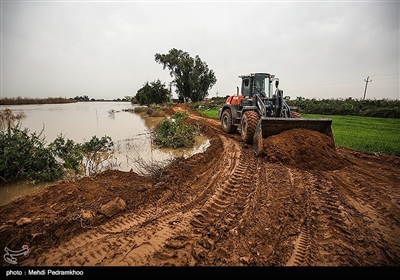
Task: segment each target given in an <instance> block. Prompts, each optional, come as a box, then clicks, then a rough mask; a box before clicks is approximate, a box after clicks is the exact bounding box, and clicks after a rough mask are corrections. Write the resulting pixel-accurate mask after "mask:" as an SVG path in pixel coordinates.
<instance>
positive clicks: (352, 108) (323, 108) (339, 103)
mask: <svg viewBox="0 0 400 280" xmlns="http://www.w3.org/2000/svg"><path fill="white" fill-rule="evenodd" d="M288 105H289V106H294V107H297V109H298V111H299V112H300V113H305V114H323V115H349V116H366V117H378V118H400V100H390V99H380V100H375V99H374V100H371V99H366V100H357V99H351V98H348V99H319V100H317V99H305V98H303V97H298V98H297V99H296V100H289V101H288Z"/></svg>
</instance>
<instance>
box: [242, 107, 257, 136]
mask: <svg viewBox="0 0 400 280" xmlns="http://www.w3.org/2000/svg"><path fill="white" fill-rule="evenodd" d="M257 123H258V114H257V112H254V111H247V112H245V113H244V115H243V117H242V120H241V125H240V127H241V130H240V135H241V136H242V139H243V141H244V142H245V143H246V144H253V137H254V132H255V131H256V127H257Z"/></svg>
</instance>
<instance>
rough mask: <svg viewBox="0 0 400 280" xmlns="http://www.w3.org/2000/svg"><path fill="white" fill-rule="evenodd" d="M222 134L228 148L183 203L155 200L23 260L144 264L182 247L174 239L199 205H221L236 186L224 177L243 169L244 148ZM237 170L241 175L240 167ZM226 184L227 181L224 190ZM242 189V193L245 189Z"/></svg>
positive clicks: (211, 207)
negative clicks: (51, 248)
mask: <svg viewBox="0 0 400 280" xmlns="http://www.w3.org/2000/svg"><path fill="white" fill-rule="evenodd" d="M220 139H221V140H222V145H223V146H224V149H223V152H222V155H221V158H220V159H219V160H217V161H216V163H215V165H216V168H214V169H213V171H212V172H210V170H206V171H204V174H200V175H199V176H197V178H201V180H200V179H199V180H196V179H195V180H194V181H193V182H191V184H199V185H200V187H201V188H202V189H201V191H200V192H199V193H198V194H197V195H196V196H195V197H194V198H191V199H187V202H186V203H183V204H182V203H179V202H176V203H172V204H171V203H169V204H166V205H157V206H151V207H149V208H147V209H146V210H144V211H142V212H140V213H133V212H130V213H125V214H123V215H121V216H118V217H116V218H114V219H112V220H110V221H108V222H106V223H104V224H103V225H101V226H99V227H97V228H92V229H89V230H88V231H87V232H85V233H82V234H80V235H78V236H76V237H73V238H72V239H71V240H69V241H68V242H66V243H64V244H61V245H60V246H59V247H58V248H57V249H54V250H51V251H48V252H46V254H41V255H39V256H38V257H37V258H36V259H35V260H27V261H26V262H24V263H22V265H46V266H109V265H111V266H140V265H149V259H150V258H151V257H152V256H153V255H154V254H157V252H158V251H160V249H162V248H163V247H165V246H167V247H170V248H180V247H181V246H178V245H176V244H175V245H173V242H172V241H173V240H175V243H176V240H185V236H186V235H185V231H187V230H188V229H189V228H190V227H191V222H192V221H193V215H194V212H195V211H197V212H199V210H198V209H205V210H204V211H205V212H204V211H203V210H200V212H204V213H206V212H207V213H211V211H215V212H218V211H220V207H219V206H218V205H222V204H223V203H222V202H221V201H219V200H218V199H221V195H222V196H226V194H225V193H224V192H227V193H228V195H229V192H230V190H229V189H227V188H228V187H229V186H231V185H229V184H228V185H225V184H224V183H223V182H227V181H229V179H228V178H231V173H232V172H234V170H241V169H242V167H241V166H240V160H239V161H238V160H237V159H238V158H239V156H240V153H241V149H240V147H239V145H238V143H237V142H236V141H234V140H232V139H229V138H226V137H224V136H220ZM189 160H190V159H189ZM217 166H218V168H217ZM235 174H239V175H238V176H242V175H240V174H242V173H240V171H237V172H236V173H235ZM204 178H207V179H206V180H204ZM197 181H201V182H197ZM221 185H222V186H226V187H225V188H222V190H220V188H221V187H220V186H221ZM198 187H199V186H198ZM235 193H236V192H235ZM238 194H239V196H240V197H242V196H245V195H246V194H245V193H244V194H243V193H241V192H238ZM218 197H219V198H218ZM222 199H223V198H222ZM153 205H154V203H153ZM196 209H197V210H196ZM171 240H172V241H171ZM171 244H172V245H171Z"/></svg>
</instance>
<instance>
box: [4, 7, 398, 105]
mask: <svg viewBox="0 0 400 280" xmlns="http://www.w3.org/2000/svg"><path fill="white" fill-rule="evenodd" d="M399 9H400V5H399V1H384V0H377V1H240V2H238V1H196V2H192V1H1V97H2V98H5V97H9V98H10V97H18V96H21V97H32V98H46V97H67V98H70V97H72V98H73V97H75V96H83V95H87V96H89V98H96V99H100V98H104V99H116V98H124V97H125V96H134V95H136V93H137V91H138V90H139V89H140V88H141V87H142V86H143V84H144V83H146V82H147V81H148V82H152V81H156V80H157V79H160V80H161V81H162V82H163V83H165V84H166V86H168V84H169V82H171V81H172V79H173V78H172V77H171V76H170V75H169V71H168V69H165V70H164V69H163V67H162V65H161V64H159V63H157V62H156V61H155V57H154V55H155V54H156V53H161V54H166V53H168V52H169V50H170V49H172V48H176V49H180V50H182V51H185V52H187V53H189V55H190V56H192V57H195V56H196V55H198V56H199V57H200V59H201V60H202V61H203V62H205V63H207V65H208V67H209V69H211V70H213V71H214V72H215V75H216V78H217V83H216V84H215V85H214V86H213V87H212V88H211V90H210V91H209V97H213V96H217V94H218V96H226V95H231V94H235V93H236V87H237V86H239V85H240V82H241V81H240V79H239V78H238V76H239V75H242V74H247V73H251V72H267V73H271V74H274V75H276V77H278V78H279V79H280V88H281V89H282V90H283V91H284V94H285V95H289V96H290V97H291V98H292V99H295V98H296V97H300V96H301V97H305V98H317V99H323V98H347V97H352V98H356V99H362V98H363V94H364V89H365V85H366V82H365V80H366V79H367V77H368V76H369V80H372V81H371V82H369V83H368V87H367V93H366V98H368V99H384V98H388V99H400V93H399V65H400V61H399V52H400V47H399V43H400V41H399V27H400V17H399Z"/></svg>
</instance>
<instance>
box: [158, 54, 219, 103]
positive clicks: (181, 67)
mask: <svg viewBox="0 0 400 280" xmlns="http://www.w3.org/2000/svg"><path fill="white" fill-rule="evenodd" d="M155 61H156V62H157V63H160V64H162V65H163V69H165V68H168V69H169V70H170V75H171V77H174V81H173V82H175V84H176V88H177V91H178V94H179V96H183V97H185V98H190V99H191V100H192V101H193V102H197V101H201V100H203V99H204V98H205V97H207V96H208V91H209V90H210V89H211V88H212V87H213V86H214V85H215V83H216V82H217V79H216V77H215V74H214V71H212V70H210V69H208V65H207V63H206V62H203V61H202V60H201V59H200V57H199V56H198V55H196V57H195V58H192V57H190V55H189V54H188V53H187V52H184V51H182V50H177V49H175V48H174V49H171V50H170V51H169V53H168V54H159V53H156V54H155Z"/></svg>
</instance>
